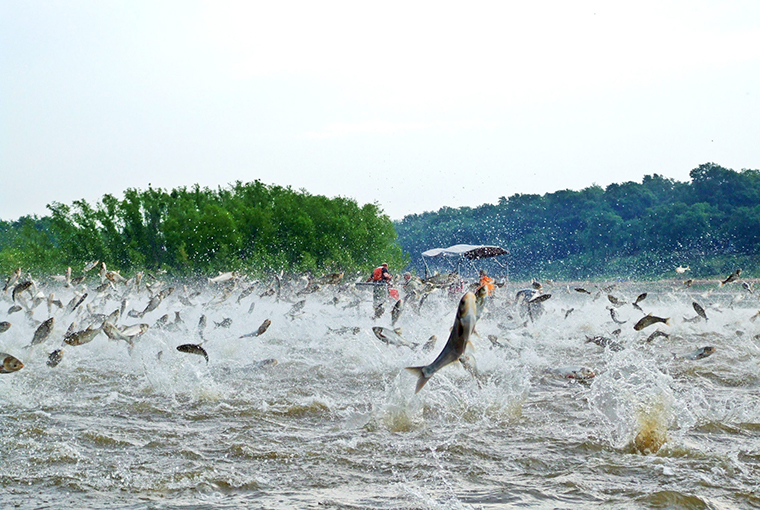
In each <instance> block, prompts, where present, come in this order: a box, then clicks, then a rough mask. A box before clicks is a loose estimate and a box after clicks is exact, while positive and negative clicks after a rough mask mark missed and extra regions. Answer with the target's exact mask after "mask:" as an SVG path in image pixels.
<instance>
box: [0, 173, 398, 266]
mask: <svg viewBox="0 0 760 510" xmlns="http://www.w3.org/2000/svg"><path fill="white" fill-rule="evenodd" d="M48 208H49V209H50V211H51V215H50V216H46V217H44V218H42V219H39V218H36V217H24V218H21V219H19V220H18V221H16V222H12V223H11V222H0V270H2V271H3V272H4V273H8V272H10V271H11V270H12V269H13V268H16V267H23V268H25V269H33V270H37V271H41V272H52V271H60V270H61V269H62V268H65V267H66V266H69V265H71V266H75V265H80V264H81V265H84V264H85V263H86V262H88V261H91V260H102V261H106V262H107V263H108V266H109V268H113V269H122V270H124V271H125V272H132V271H136V270H139V269H167V270H169V271H171V272H173V273H175V274H178V275H189V274H210V273H213V272H215V271H230V270H246V271H249V272H254V273H256V272H270V271H282V270H284V271H286V272H305V271H311V272H320V271H353V270H361V271H368V270H370V269H371V268H372V267H374V266H376V265H377V264H378V263H380V262H389V263H390V264H392V265H394V266H395V267H402V266H403V265H404V264H405V263H406V261H405V259H404V257H403V255H402V252H401V249H400V247H399V246H398V244H396V233H395V231H394V229H393V224H392V222H391V221H390V219H389V218H388V217H387V216H386V215H384V214H382V212H381V210H380V209H379V207H378V206H377V205H375V204H367V205H364V206H362V207H359V206H358V205H357V203H356V202H355V201H354V200H351V199H347V198H340V197H339V198H326V197H324V196H314V195H310V194H309V193H307V192H305V191H294V190H292V189H291V188H289V187H287V188H283V187H279V186H267V185H265V184H262V183H261V182H259V181H255V182H251V183H245V184H244V183H241V182H237V183H235V184H234V185H231V186H230V187H228V188H226V189H222V188H219V189H217V190H210V189H208V188H203V189H201V188H200V187H199V186H197V185H196V186H195V187H193V188H191V189H186V188H184V187H183V188H178V189H174V190H172V191H164V190H162V189H153V188H150V187H149V188H148V189H147V190H145V191H140V190H136V189H128V190H127V191H126V192H125V193H124V198H122V199H121V200H120V199H117V198H115V197H114V196H112V195H105V196H103V198H102V199H101V200H100V201H99V202H98V203H96V204H95V205H90V204H89V203H87V202H86V201H84V200H77V201H75V202H74V203H73V204H72V205H65V204H61V203H57V202H56V203H53V204H51V205H49V206H48Z"/></svg>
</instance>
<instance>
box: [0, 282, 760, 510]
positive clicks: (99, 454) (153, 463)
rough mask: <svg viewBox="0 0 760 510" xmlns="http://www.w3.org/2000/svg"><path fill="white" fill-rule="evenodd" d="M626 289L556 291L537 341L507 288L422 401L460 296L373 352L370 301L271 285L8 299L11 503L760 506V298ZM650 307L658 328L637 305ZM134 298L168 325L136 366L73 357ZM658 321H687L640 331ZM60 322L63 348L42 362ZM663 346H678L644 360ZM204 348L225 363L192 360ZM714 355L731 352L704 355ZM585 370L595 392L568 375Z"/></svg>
mask: <svg viewBox="0 0 760 510" xmlns="http://www.w3.org/2000/svg"><path fill="white" fill-rule="evenodd" d="M40 280H41V281H44V279H40ZM613 283H614V282H609V283H598V284H596V285H594V284H591V283H579V282H575V283H570V284H567V283H563V284H559V283H554V284H551V285H550V284H545V285H544V288H543V292H544V293H545V294H551V298H549V299H548V300H547V301H545V302H544V303H543V307H544V313H543V314H542V315H541V316H539V317H533V320H532V321H531V319H530V317H528V316H521V315H520V309H519V307H518V306H517V305H515V304H514V300H515V295H516V293H517V291H518V290H520V289H521V288H523V287H524V286H525V285H519V284H515V283H511V284H508V285H507V286H506V287H504V288H500V289H497V291H496V295H495V296H494V297H493V298H491V300H490V301H489V302H488V304H487V306H486V310H485V312H484V313H483V316H482V317H481V319H480V320H479V322H478V324H477V328H476V330H477V332H478V335H479V336H476V337H474V338H473V339H472V344H473V345H472V350H471V351H469V352H470V353H471V354H472V357H473V358H474V359H475V360H476V366H477V371H478V377H477V379H476V378H475V377H474V376H473V375H472V374H471V373H470V372H467V371H466V370H464V368H463V367H462V366H461V365H460V364H459V363H454V364H451V365H449V366H447V367H444V368H443V369H441V370H440V371H439V372H438V373H436V374H435V375H434V376H433V377H432V379H431V380H430V381H429V382H428V383H427V384H426V385H425V387H424V388H423V389H422V390H421V391H420V392H419V393H418V394H415V391H414V390H415V377H414V375H413V374H411V373H409V372H408V371H405V370H404V367H408V366H417V365H424V364H427V363H430V362H431V361H433V359H434V358H435V357H436V355H437V354H438V352H440V350H441V349H442V348H443V346H444V344H445V343H446V339H447V338H448V335H449V329H450V328H451V326H452V324H453V322H454V317H455V314H456V308H457V302H458V299H459V297H461V293H460V294H458V295H454V296H449V295H448V292H447V291H446V290H436V291H434V292H433V293H431V294H430V295H429V296H428V297H427V298H426V300H425V301H424V303H423V305H422V307H421V309H420V312H419V314H418V313H415V312H414V310H413V309H412V306H411V304H410V303H408V302H407V303H405V308H404V310H403V311H402V313H401V315H400V316H399V318H398V322H397V323H396V327H400V328H401V332H402V336H403V338H404V339H406V340H408V341H410V342H414V343H417V344H420V347H417V348H415V349H411V348H408V347H397V346H393V345H386V344H385V343H383V342H381V341H380V340H379V339H378V338H376V337H375V335H374V334H373V332H372V327H373V326H384V327H391V316H390V313H385V314H384V315H383V316H382V317H380V318H379V319H374V318H373V306H372V291H371V290H370V289H367V288H361V287H358V288H357V287H355V286H354V285H352V284H349V285H344V286H343V287H338V286H334V285H325V286H323V287H322V288H321V289H320V290H319V291H317V292H314V293H308V294H307V293H303V294H301V295H297V292H299V291H300V290H301V289H302V288H303V286H304V282H302V281H294V282H293V283H292V284H291V285H290V286H288V285H285V284H283V286H282V289H281V291H280V296H279V298H278V297H277V295H270V296H266V295H264V296H263V297H262V296H261V295H262V294H264V293H265V291H266V289H267V285H268V284H269V282H264V283H262V284H261V285H259V286H258V287H257V288H256V290H255V291H254V292H252V293H251V294H250V295H248V296H246V297H243V298H240V299H239V296H240V295H241V292H242V291H243V290H245V289H246V288H248V287H249V286H250V285H251V283H250V282H245V281H241V282H239V284H238V286H237V287H236V288H234V289H233V291H232V292H231V293H229V295H228V297H225V293H224V290H223V289H225V288H227V289H229V288H230V287H229V285H230V284H229V283H221V284H216V283H204V284H199V285H195V286H191V287H192V288H194V289H197V290H198V291H200V294H199V295H195V296H193V295H192V291H191V290H190V289H187V290H185V289H183V288H182V285H181V284H179V283H176V282H173V283H172V282H168V281H167V282H166V284H165V285H164V287H163V288H164V289H166V288H167V287H169V286H175V287H176V289H175V290H174V292H173V293H172V294H171V295H169V296H167V297H165V298H164V299H163V301H162V302H161V303H160V304H159V306H158V307H157V308H156V309H155V310H153V311H150V312H148V313H146V314H145V315H144V316H143V317H129V316H128V315H127V311H128V310H132V309H134V310H136V311H142V310H144V309H145V308H146V306H147V305H148V303H149V301H150V295H149V293H148V291H146V290H144V288H140V290H139V291H138V290H136V289H134V288H132V289H131V290H128V288H127V287H125V286H124V284H119V285H117V286H116V289H115V290H113V289H108V290H106V291H103V292H100V293H98V292H97V291H96V290H95V287H96V286H97V285H99V284H100V281H99V280H92V281H90V282H89V283H88V285H87V291H88V297H87V298H86V299H85V301H84V302H83V303H82V305H80V306H79V307H78V308H77V310H75V311H74V312H72V313H69V314H67V313H66V310H65V307H66V304H67V303H68V302H69V301H70V300H71V299H72V297H73V296H74V290H75V289H73V288H66V287H63V286H62V285H61V284H58V283H56V284H45V283H41V284H38V285H39V287H38V290H39V291H40V292H42V293H43V295H48V293H50V292H54V293H55V296H56V297H57V298H58V299H60V300H61V302H62V304H63V305H64V308H58V307H55V306H54V307H53V308H52V313H51V314H50V313H49V312H48V307H47V305H46V303H45V302H42V303H41V304H40V305H38V306H37V307H36V308H35V309H34V312H33V316H32V319H31V320H30V319H29V317H28V314H26V315H25V313H24V311H20V312H16V313H12V314H8V313H7V311H8V309H9V308H10V306H11V305H12V304H13V303H12V300H11V294H10V292H8V293H6V294H4V295H3V296H2V301H1V302H0V304H2V306H1V307H0V321H8V322H10V323H11V324H12V326H11V327H10V329H8V331H6V332H4V333H2V334H0V351H1V352H6V353H10V354H12V355H14V356H15V357H17V358H19V359H20V360H21V361H23V363H24V365H25V366H24V368H23V369H21V370H20V371H18V372H14V373H10V374H0V459H1V462H0V507H2V508H66V507H68V508H104V507H108V508H115V509H161V508H183V509H221V508H230V509H232V508H292V509H296V508H298V509H301V508H339V509H360V508H370V509H396V508H404V509H407V508H408V509H460V508H467V509H469V508H474V509H495V508H547V509H549V508H588V507H597V508H612V509H638V508H684V509H702V508H712V509H745V508H760V320H758V321H757V322H755V321H754V316H755V314H757V313H758V311H759V310H760V300H759V299H758V296H757V295H756V294H754V293H750V292H749V291H747V290H745V289H744V288H742V286H741V282H734V283H730V284H727V285H725V286H719V282H717V281H709V282H701V283H698V284H696V285H694V286H693V287H691V288H688V289H687V288H685V287H684V286H683V284H682V283H681V282H680V281H677V282H676V281H663V282H655V283H646V282H639V283H636V282H618V283H616V284H615V286H614V287H613V288H611V289H606V290H605V289H603V288H602V287H606V286H607V285H611V284H613ZM577 287H583V288H584V289H586V290H588V291H589V292H590V293H591V294H586V293H581V292H579V291H576V290H575V289H576V288H577ZM83 289H84V287H82V286H81V285H80V286H79V287H78V288H77V289H76V290H77V291H79V292H81V291H82V290H83ZM643 292H647V297H646V298H645V299H644V300H642V301H640V302H639V303H638V306H639V307H641V309H642V310H643V312H642V311H639V310H637V309H635V308H634V307H633V306H632V304H631V303H632V302H633V301H634V300H635V299H636V297H637V296H638V295H639V294H641V293H643ZM25 294H26V301H27V302H31V294H30V293H29V292H27V293H25ZM402 295H403V291H402ZM608 295H609V296H611V297H612V299H613V300H617V301H618V304H617V306H613V303H612V301H611V300H610V298H608ZM124 296H127V297H128V300H129V303H128V304H127V306H126V308H125V311H124V314H123V315H121V317H120V318H119V319H118V325H120V326H125V325H132V324H138V323H146V324H148V325H150V328H149V329H148V331H147V332H145V333H144V334H143V335H141V336H138V337H135V340H134V342H133V343H134V347H133V348H130V347H129V346H128V343H127V342H125V341H115V340H111V339H109V338H107V337H106V335H105V334H103V333H101V334H99V335H98V336H97V337H96V338H95V339H94V340H93V341H91V342H89V343H86V344H84V345H79V346H70V345H65V344H63V342H62V340H63V338H64V334H65V333H66V331H67V328H68V327H69V324H70V323H71V322H72V321H77V324H78V327H79V328H82V329H83V328H85V327H86V326H87V325H88V324H89V323H90V322H96V323H97V321H98V319H97V315H95V316H92V315H91V314H98V313H102V314H108V313H111V312H112V311H113V310H115V309H117V308H120V306H121V301H122V299H123V297H124ZM187 299H190V301H189V302H188V301H187ZM302 299H305V303H304V305H303V308H302V309H300V310H293V309H292V308H293V305H294V303H296V302H298V301H299V300H302ZM183 301H184V302H183ZM695 301H696V302H698V303H699V304H700V305H701V306H702V307H703V308H704V310H705V314H706V316H707V318H708V320H704V319H702V318H699V319H695V317H698V315H697V313H696V311H695V308H694V307H693V305H692V303H693V302H695ZM610 308H612V309H613V310H614V311H615V317H614V319H613V315H612V313H611V312H610ZM570 309H572V311H571V312H569V313H568V310H570ZM175 312H179V313H180V318H181V320H182V323H179V322H177V323H175V319H176V314H175ZM645 313H652V314H653V315H654V316H658V317H662V318H669V319H670V324H664V323H657V324H654V325H651V326H648V327H646V328H644V329H642V330H641V331H636V330H634V328H633V325H634V324H635V323H636V322H637V321H638V320H639V319H640V318H641V317H643V316H644V314H645ZM165 314H168V315H169V317H168V321H167V323H166V324H164V325H163V326H162V325H161V324H160V323H159V321H160V319H161V317H162V316H164V315H165ZM51 315H52V316H53V317H55V327H54V330H53V332H52V334H51V335H50V336H49V337H48V338H47V339H46V340H45V341H44V342H43V343H41V344H39V345H35V346H32V347H31V348H29V349H26V348H25V346H27V345H29V344H30V343H31V340H32V338H33V335H34V332H35V330H36V328H37V325H38V323H39V322H40V321H43V320H45V319H47V318H48V317H49V316H51ZM133 315H136V314H135V313H134V312H133ZM202 315H205V316H206V317H207V326H206V327H205V329H204V330H202V333H199V327H198V322H199V319H200V317H201V316H202ZM91 317H92V318H91ZM224 319H231V324H225V325H222V321H223V320H224ZM265 319H270V320H271V326H270V327H269V328H268V329H267V330H266V331H265V332H263V333H262V334H261V335H259V336H249V337H245V338H240V337H241V336H242V335H246V334H249V333H252V332H254V331H256V330H257V329H258V328H259V326H260V325H261V324H262V322H263V321H264V320H265ZM685 319H687V320H685ZM99 320H100V321H101V322H102V317H101V318H100V319H99ZM618 322H620V323H622V324H618ZM217 323H218V324H219V325H218V324H217ZM224 326H228V327H224ZM340 328H345V329H344V330H341V329H340ZM618 328H619V329H620V330H621V331H620V332H619V334H618V336H617V337H616V336H615V335H614V334H613V331H614V330H616V329H618ZM656 330H660V331H663V332H666V333H667V334H668V335H669V336H668V337H665V336H659V337H656V338H654V339H652V340H651V341H649V342H648V341H647V338H648V337H649V336H650V335H651V334H652V333H653V332H654V331H656ZM201 334H202V337H201ZM431 335H436V336H437V338H438V341H437V344H436V346H435V348H434V349H432V350H430V351H427V352H425V351H423V349H422V345H423V344H425V343H426V342H427V340H428V338H429V337H430V336H431ZM489 336H490V338H489ZM593 337H605V339H606V340H603V341H602V340H599V339H597V341H598V342H599V343H606V344H607V347H604V346H600V345H597V344H596V343H594V342H588V341H587V340H588V339H589V338H593ZM610 342H613V343H610ZM187 343H193V344H198V343H201V345H202V347H203V348H204V349H205V350H206V352H207V353H208V358H209V361H208V363H207V362H206V360H205V359H204V358H203V357H202V356H200V355H197V354H193V353H185V352H179V351H177V349H176V347H177V346H179V345H181V344H187ZM705 346H713V347H715V352H714V354H712V355H711V356H708V357H704V358H702V359H689V354H691V353H692V352H694V351H696V349H698V348H701V347H705ZM58 348H62V349H63V352H64V355H63V358H62V360H61V362H60V364H59V365H58V366H56V367H53V368H51V367H49V366H47V363H46V362H47V361H48V354H49V353H50V352H51V351H53V350H54V349H58ZM266 360H276V361H277V363H276V364H275V363H274V362H272V361H266ZM580 367H585V368H587V369H589V370H591V371H593V372H594V373H595V374H596V377H594V378H592V379H589V380H587V381H583V380H579V379H572V378H567V377H565V376H566V375H567V374H570V373H571V371H572V370H575V371H576V373H577V372H578V369H579V368H580Z"/></svg>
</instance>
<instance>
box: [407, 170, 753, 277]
mask: <svg viewBox="0 0 760 510" xmlns="http://www.w3.org/2000/svg"><path fill="white" fill-rule="evenodd" d="M690 177H691V181H690V182H678V181H675V180H673V179H669V178H666V177H663V176H661V175H657V174H654V175H647V176H645V177H644V178H643V180H642V182H641V183H636V182H625V183H621V184H610V185H609V186H607V187H606V188H602V187H600V186H596V185H594V186H590V187H587V188H585V189H582V190H580V191H571V190H562V191H557V192H554V193H547V194H545V195H542V196H541V195H526V194H515V195H512V196H510V197H501V198H500V199H499V202H498V204H495V205H494V204H484V205H481V206H478V207H475V208H470V207H461V208H459V209H453V208H447V207H444V208H442V209H440V210H439V211H436V212H426V213H423V214H415V215H410V216H407V217H405V218H404V219H403V220H402V221H400V222H397V223H396V224H395V227H396V231H397V232H398V235H399V243H400V244H401V246H403V248H404V250H405V251H406V252H408V253H410V254H411V255H412V264H413V266H414V267H415V268H416V269H417V270H418V271H420V272H422V271H423V270H424V266H423V263H422V259H421V257H420V255H419V254H420V253H421V252H423V251H425V250H427V249H430V248H435V247H446V246H450V245H453V244H458V243H464V244H491V245H498V246H502V247H504V248H507V249H508V250H509V251H510V255H509V256H508V257H507V258H508V261H509V271H510V276H511V277H512V278H514V279H530V278H552V279H562V280H585V279H592V278H610V277H611V278H637V279H638V278H661V277H675V276H676V273H675V271H674V270H675V268H676V267H677V266H679V265H682V266H684V267H686V266H688V267H689V268H690V269H691V272H690V273H689V275H699V277H713V276H719V275H724V276H725V275H728V274H730V273H731V272H733V271H734V270H735V269H737V268H739V267H741V268H743V269H744V271H745V272H744V273H743V274H746V275H747V276H750V275H752V274H755V275H756V274H758V273H759V272H760V258H759V257H758V255H760V171H758V170H742V171H739V172H737V171H734V170H730V169H726V168H723V167H721V166H719V165H716V164H714V163H707V164H703V165H700V166H699V167H697V168H695V169H693V170H692V171H691V172H690ZM687 277H688V275H687Z"/></svg>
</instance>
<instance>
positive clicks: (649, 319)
mask: <svg viewBox="0 0 760 510" xmlns="http://www.w3.org/2000/svg"><path fill="white" fill-rule="evenodd" d="M658 322H664V323H665V324H667V325H668V326H670V319H669V318H668V319H663V318H662V317H655V316H654V315H652V314H651V313H650V314H649V315H646V316H644V317H642V318H641V319H639V322H637V323H636V324H635V325H634V326H633V329H635V330H636V331H641V330H642V329H644V328H646V327H648V326H651V325H652V324H657V323H658Z"/></svg>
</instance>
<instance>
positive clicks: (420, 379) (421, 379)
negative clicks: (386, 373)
mask: <svg viewBox="0 0 760 510" xmlns="http://www.w3.org/2000/svg"><path fill="white" fill-rule="evenodd" d="M423 368H425V367H406V369H407V370H408V371H409V372H411V373H413V374H414V375H416V376H417V388H416V389H415V390H414V393H415V394H416V393H419V392H420V390H421V389H422V387H423V386H425V383H426V382H428V380H430V377H425V373H424V372H423V371H422V369H423Z"/></svg>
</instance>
